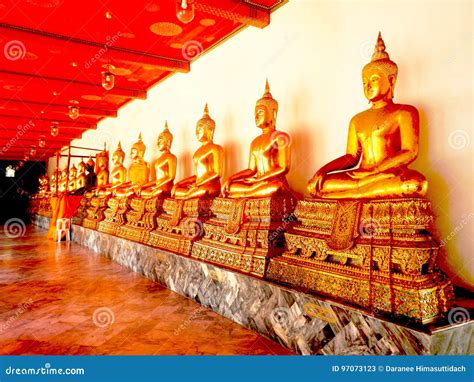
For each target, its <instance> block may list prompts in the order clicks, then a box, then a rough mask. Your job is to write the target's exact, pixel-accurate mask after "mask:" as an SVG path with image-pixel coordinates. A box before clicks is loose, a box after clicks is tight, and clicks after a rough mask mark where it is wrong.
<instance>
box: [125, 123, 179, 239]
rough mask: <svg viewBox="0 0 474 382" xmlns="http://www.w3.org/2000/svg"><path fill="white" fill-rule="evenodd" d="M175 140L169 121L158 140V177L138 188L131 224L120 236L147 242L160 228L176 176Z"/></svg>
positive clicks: (128, 220)
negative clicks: (158, 218) (153, 232)
mask: <svg viewBox="0 0 474 382" xmlns="http://www.w3.org/2000/svg"><path fill="white" fill-rule="evenodd" d="M172 143H173V135H172V134H171V132H170V131H169V129H168V123H167V122H165V128H164V130H163V131H162V132H161V133H160V134H159V135H158V140H157V145H158V149H159V151H160V156H159V157H158V159H157V160H156V161H155V164H154V167H155V174H156V177H155V180H154V181H151V182H148V183H145V184H143V185H141V186H139V187H137V189H136V196H135V197H132V198H131V201H130V209H129V211H128V212H127V214H126V216H127V224H125V225H123V226H121V227H119V229H118V230H117V236H120V237H124V238H126V239H130V240H134V241H138V242H145V241H147V240H148V237H149V233H150V231H151V230H153V229H154V228H156V223H155V219H156V217H157V216H158V215H159V214H160V213H161V212H162V206H163V201H164V198H165V197H169V196H170V195H171V190H172V188H173V182H174V178H175V176H176V164H177V158H176V156H175V155H174V154H172V153H171V151H170V149H171V144H172Z"/></svg>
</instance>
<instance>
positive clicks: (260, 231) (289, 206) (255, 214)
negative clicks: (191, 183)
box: [192, 196, 295, 277]
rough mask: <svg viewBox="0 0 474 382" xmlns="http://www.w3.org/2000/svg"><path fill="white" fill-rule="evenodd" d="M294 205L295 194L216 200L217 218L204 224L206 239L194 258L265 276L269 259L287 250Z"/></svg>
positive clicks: (215, 212)
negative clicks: (284, 235)
mask: <svg viewBox="0 0 474 382" xmlns="http://www.w3.org/2000/svg"><path fill="white" fill-rule="evenodd" d="M294 205H295V200H294V199H293V198H292V197H291V196H273V197H269V198H258V199H225V198H216V199H214V202H213V203H212V206H211V210H212V212H213V214H214V215H215V217H213V218H211V219H210V220H209V221H208V222H206V223H204V238H203V239H202V240H199V241H198V242H196V243H195V244H194V246H193V250H192V257H194V258H196V259H200V260H204V261H208V262H211V263H215V264H220V265H223V266H226V267H229V268H232V269H237V270H239V271H241V272H245V273H250V274H253V275H256V276H260V277H263V276H264V274H265V270H266V267H267V265H268V260H269V258H270V257H273V256H276V255H279V254H281V253H282V251H283V249H284V246H283V233H284V231H285V229H286V228H288V226H289V225H290V224H291V222H292V220H293V215H292V212H293V209H294Z"/></svg>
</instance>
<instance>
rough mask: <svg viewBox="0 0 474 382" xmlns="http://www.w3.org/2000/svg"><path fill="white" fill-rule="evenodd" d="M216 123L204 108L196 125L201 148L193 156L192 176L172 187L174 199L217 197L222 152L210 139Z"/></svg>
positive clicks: (222, 157)
mask: <svg viewBox="0 0 474 382" xmlns="http://www.w3.org/2000/svg"><path fill="white" fill-rule="evenodd" d="M215 127H216V123H215V122H214V120H213V119H212V118H211V117H210V116H209V109H208V107H207V104H206V106H205V107H204V114H203V116H202V118H201V119H200V120H199V121H198V123H197V124H196V138H197V140H198V141H199V142H200V143H201V147H200V148H199V149H197V151H196V152H195V153H194V155H193V163H194V175H193V176H190V177H188V178H185V179H183V180H181V181H179V182H178V183H176V184H175V185H174V187H173V191H172V193H171V194H172V196H173V197H174V198H176V199H192V198H204V197H211V198H213V197H216V196H219V194H220V190H221V182H220V178H221V176H222V171H223V162H224V150H223V149H222V147H221V146H219V145H216V144H215V143H214V142H213V141H212V139H213V137H214V130H215Z"/></svg>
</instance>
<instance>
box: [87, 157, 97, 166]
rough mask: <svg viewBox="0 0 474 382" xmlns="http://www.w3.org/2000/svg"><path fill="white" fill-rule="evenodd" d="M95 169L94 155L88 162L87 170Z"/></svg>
mask: <svg viewBox="0 0 474 382" xmlns="http://www.w3.org/2000/svg"><path fill="white" fill-rule="evenodd" d="M94 167H95V162H94V159H92V155H89V159H88V160H87V163H86V169H89V168H92V169H93V168H94Z"/></svg>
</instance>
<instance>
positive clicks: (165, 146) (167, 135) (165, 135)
mask: <svg viewBox="0 0 474 382" xmlns="http://www.w3.org/2000/svg"><path fill="white" fill-rule="evenodd" d="M172 143H173V134H171V132H170V131H169V129H168V121H166V122H165V128H164V129H163V131H162V132H161V133H160V134H159V135H158V141H157V146H158V150H160V151H169V149H170V148H171V144H172Z"/></svg>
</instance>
